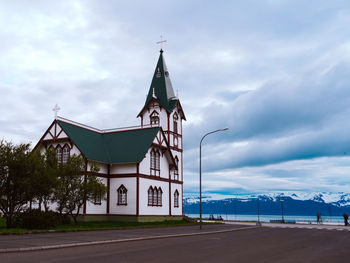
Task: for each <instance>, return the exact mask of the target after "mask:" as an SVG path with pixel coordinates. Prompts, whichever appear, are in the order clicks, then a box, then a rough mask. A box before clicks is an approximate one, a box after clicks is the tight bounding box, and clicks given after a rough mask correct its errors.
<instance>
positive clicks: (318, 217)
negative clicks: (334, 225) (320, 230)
mask: <svg viewBox="0 0 350 263" xmlns="http://www.w3.org/2000/svg"><path fill="white" fill-rule="evenodd" d="M320 223H321V214H320V213H319V212H317V224H320Z"/></svg>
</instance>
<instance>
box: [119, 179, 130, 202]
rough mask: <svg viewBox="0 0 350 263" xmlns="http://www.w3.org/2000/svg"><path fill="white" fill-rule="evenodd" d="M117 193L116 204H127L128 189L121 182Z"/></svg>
mask: <svg viewBox="0 0 350 263" xmlns="http://www.w3.org/2000/svg"><path fill="white" fill-rule="evenodd" d="M117 195H118V199H117V205H128V189H127V188H126V187H125V186H124V185H123V184H121V185H120V186H119V188H118V189H117ZM123 196H124V197H125V198H123Z"/></svg>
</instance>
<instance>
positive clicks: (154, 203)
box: [153, 187, 158, 206]
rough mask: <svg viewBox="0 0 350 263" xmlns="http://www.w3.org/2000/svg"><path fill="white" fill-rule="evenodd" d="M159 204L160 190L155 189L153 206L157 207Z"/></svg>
mask: <svg viewBox="0 0 350 263" xmlns="http://www.w3.org/2000/svg"><path fill="white" fill-rule="evenodd" d="M157 202H158V189H157V187H154V189H153V205H154V206H156V205H157Z"/></svg>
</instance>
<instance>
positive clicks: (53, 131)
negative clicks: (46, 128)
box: [50, 125, 55, 135]
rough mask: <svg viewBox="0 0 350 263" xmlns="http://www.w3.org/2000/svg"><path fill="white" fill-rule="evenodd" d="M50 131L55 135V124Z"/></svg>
mask: <svg viewBox="0 0 350 263" xmlns="http://www.w3.org/2000/svg"><path fill="white" fill-rule="evenodd" d="M50 133H51V134H52V135H55V125H52V127H51V129H50Z"/></svg>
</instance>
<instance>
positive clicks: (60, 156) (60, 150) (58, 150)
mask: <svg viewBox="0 0 350 263" xmlns="http://www.w3.org/2000/svg"><path fill="white" fill-rule="evenodd" d="M56 153H57V161H58V163H62V160H63V148H62V146H61V145H60V144H57V146H56Z"/></svg>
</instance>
